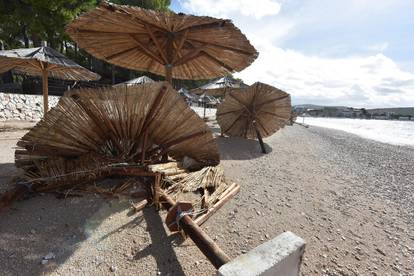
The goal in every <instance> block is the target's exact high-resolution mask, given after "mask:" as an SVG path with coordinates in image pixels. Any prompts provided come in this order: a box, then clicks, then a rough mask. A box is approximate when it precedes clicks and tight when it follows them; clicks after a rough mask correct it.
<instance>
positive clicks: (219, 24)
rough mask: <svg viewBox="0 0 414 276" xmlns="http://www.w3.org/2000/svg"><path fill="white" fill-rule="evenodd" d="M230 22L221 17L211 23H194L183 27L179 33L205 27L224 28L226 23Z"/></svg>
mask: <svg viewBox="0 0 414 276" xmlns="http://www.w3.org/2000/svg"><path fill="white" fill-rule="evenodd" d="M227 22H228V20H223V19H219V20H217V21H215V22H209V23H202V24H199V25H192V26H189V27H187V28H185V29H182V30H180V31H178V32H177V33H182V32H185V31H192V30H204V29H211V28H223V27H224V25H225V24H226V23H227Z"/></svg>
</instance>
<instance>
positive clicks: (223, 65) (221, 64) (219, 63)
mask: <svg viewBox="0 0 414 276" xmlns="http://www.w3.org/2000/svg"><path fill="white" fill-rule="evenodd" d="M203 53H204V54H205V55H206V56H208V57H209V58H210V59H211V60H212V61H213V62H214V63H216V64H217V65H219V66H222V67H224V68H225V69H226V70H227V71H229V72H233V71H234V69H233V68H231V67H230V66H229V65H227V64H225V63H224V62H222V61H221V60H218V59H217V58H216V57H214V56H212V55H211V54H209V53H207V52H206V51H203Z"/></svg>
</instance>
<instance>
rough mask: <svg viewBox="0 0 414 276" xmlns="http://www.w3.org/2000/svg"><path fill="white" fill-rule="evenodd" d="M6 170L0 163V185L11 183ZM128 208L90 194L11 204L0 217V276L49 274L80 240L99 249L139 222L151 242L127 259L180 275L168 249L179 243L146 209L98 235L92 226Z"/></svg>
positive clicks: (39, 197)
mask: <svg viewBox="0 0 414 276" xmlns="http://www.w3.org/2000/svg"><path fill="white" fill-rule="evenodd" d="M9 170H10V171H13V170H14V171H15V168H14V165H13V164H0V172H2V174H1V176H2V178H1V181H0V187H2V186H4V185H5V184H6V183H9V182H11V177H10V176H7V171H9ZM129 207H130V205H129V203H128V202H120V201H118V200H116V199H114V200H112V201H108V200H104V199H102V198H100V197H93V196H84V197H72V198H66V199H57V198H56V196H54V195H52V194H47V195H37V196H34V197H32V198H30V199H26V200H21V201H19V202H15V203H14V204H13V205H12V206H11V207H10V208H9V209H8V210H6V211H5V212H3V213H0V263H1V265H0V275H44V274H47V273H50V272H52V271H54V270H55V269H57V268H58V267H60V266H61V265H62V264H64V263H66V262H67V261H68V259H69V258H70V257H71V256H72V255H73V254H74V252H75V251H76V250H78V249H80V248H81V247H84V246H83V245H84V244H85V242H87V241H90V240H91V239H92V240H93V242H95V240H96V242H97V244H96V246H100V245H99V244H101V243H104V242H105V240H106V239H107V238H108V237H110V236H111V235H113V234H115V233H118V235H123V234H119V233H121V232H122V231H121V230H125V229H127V228H134V227H141V225H142V224H144V225H145V223H142V222H144V220H145V222H146V225H147V229H146V230H147V231H148V232H149V234H150V237H151V241H149V242H150V243H151V244H149V245H148V246H147V247H146V248H144V249H143V250H141V251H140V252H138V254H136V256H135V258H134V259H133V260H132V261H133V262H137V263H139V262H140V261H141V260H140V259H141V257H143V256H148V255H152V256H153V257H154V259H155V261H156V263H157V267H158V270H159V271H160V272H161V273H162V275H164V274H168V273H172V275H184V272H183V270H182V267H181V265H180V263H179V261H178V260H177V257H176V255H175V252H174V250H173V247H172V243H179V242H180V240H181V239H180V238H179V237H178V236H176V235H175V236H167V233H166V232H165V229H164V225H163V224H164V223H163V220H162V219H161V217H160V214H159V213H158V212H156V211H155V210H154V209H153V208H151V207H148V208H145V209H144V211H143V214H135V215H134V216H133V217H128V219H125V221H127V222H126V224H124V225H122V224H120V225H119V226H118V225H115V230H113V231H109V232H108V233H107V234H105V235H102V236H100V234H99V232H97V228H98V227H100V225H101V224H102V222H103V221H104V220H106V219H107V218H108V217H110V216H113V215H114V214H116V213H118V212H123V211H126V209H128V208H129ZM111 221H112V220H111ZM125 221H124V222H125ZM99 231H102V228H99ZM95 233H98V235H95ZM97 236H100V238H99V239H97V238H96V237H97ZM87 244H88V243H87ZM49 253H53V254H54V255H55V256H56V258H55V259H54V260H52V261H49V262H48V264H46V265H42V264H41V261H42V258H43V257H44V256H46V255H48V254H49ZM91 261H93V260H91ZM125 261H127V260H126V259H125ZM154 273H155V271H154Z"/></svg>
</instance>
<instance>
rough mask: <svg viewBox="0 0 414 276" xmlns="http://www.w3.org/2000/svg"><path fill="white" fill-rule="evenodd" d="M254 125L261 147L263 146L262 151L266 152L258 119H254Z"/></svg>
mask: <svg viewBox="0 0 414 276" xmlns="http://www.w3.org/2000/svg"><path fill="white" fill-rule="evenodd" d="M253 127H254V130H255V131H256V136H257V139H258V140H259V143H260V147H261V148H262V153H266V148H265V146H264V143H263V139H262V135H261V134H260V131H259V129H258V128H257V125H256V121H253Z"/></svg>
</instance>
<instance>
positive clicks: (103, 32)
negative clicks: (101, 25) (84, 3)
mask: <svg viewBox="0 0 414 276" xmlns="http://www.w3.org/2000/svg"><path fill="white" fill-rule="evenodd" d="M76 32H78V33H93V34H109V35H113V34H120V35H136V34H140V35H144V34H147V33H146V32H125V31H120V32H107V31H96V30H86V29H76Z"/></svg>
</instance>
